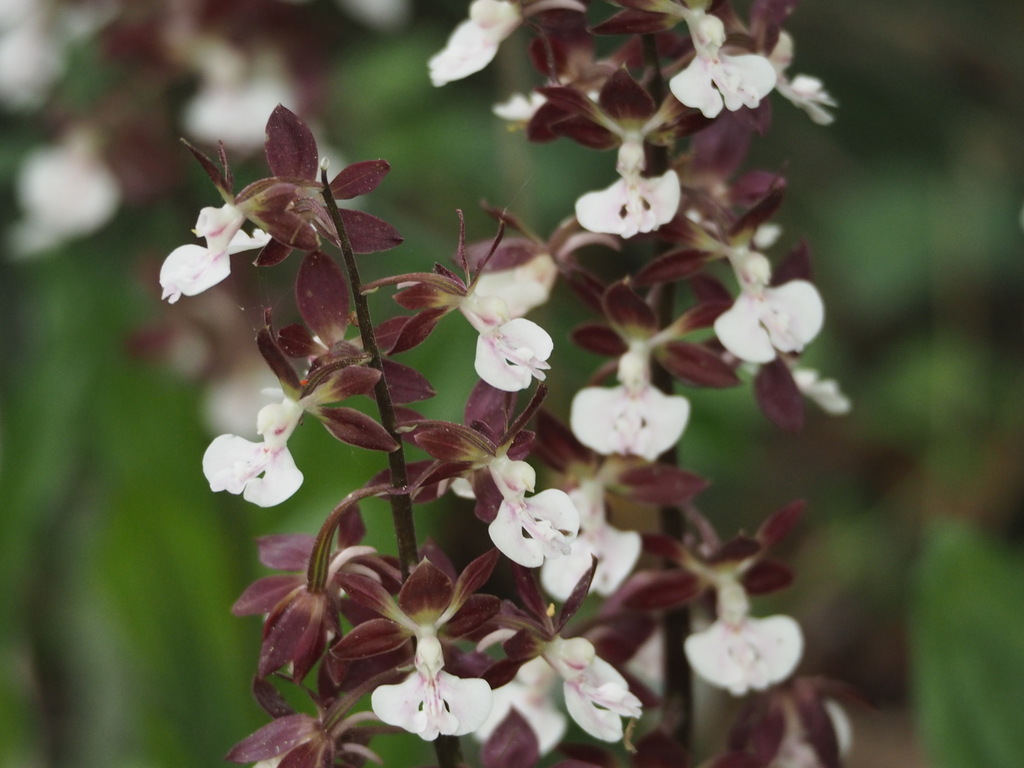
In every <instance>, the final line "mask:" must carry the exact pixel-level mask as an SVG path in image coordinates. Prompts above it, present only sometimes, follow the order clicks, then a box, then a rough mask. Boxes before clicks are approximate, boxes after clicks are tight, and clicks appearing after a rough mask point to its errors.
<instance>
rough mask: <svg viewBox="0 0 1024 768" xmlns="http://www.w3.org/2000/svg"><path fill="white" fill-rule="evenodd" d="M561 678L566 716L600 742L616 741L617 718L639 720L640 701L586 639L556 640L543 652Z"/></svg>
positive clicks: (619, 726)
mask: <svg viewBox="0 0 1024 768" xmlns="http://www.w3.org/2000/svg"><path fill="white" fill-rule="evenodd" d="M543 656H544V658H545V659H546V660H547V662H548V663H549V664H550V665H551V667H552V668H553V669H554V670H555V671H556V672H558V674H559V675H561V677H562V680H563V681H564V682H563V685H562V688H563V692H564V694H565V705H566V708H567V709H568V710H569V715H570V716H571V717H572V719H573V720H575V721H576V723H577V724H578V725H579V726H580V727H581V728H582V729H583V730H584V731H586V732H587V733H589V734H590V735H591V736H593V737H594V738H596V739H601V740H602V741H619V740H620V739H621V738H622V735H623V729H622V720H621V719H620V718H621V717H633V718H636V717H640V715H641V704H640V700H639V699H638V698H637V697H636V696H634V695H633V694H632V693H630V692H629V685H628V684H627V683H626V679H625V678H624V677H623V676H622V675H621V674H619V673H618V672H617V671H616V670H615V667H613V666H612V665H611V664H609V663H608V662H607V661H605V660H604V659H602V658H600V657H599V656H598V655H597V652H596V651H595V650H594V646H593V645H592V644H591V642H590V641H589V640H587V639H586V638H582V637H573V638H570V639H568V640H566V639H564V638H561V637H556V638H555V639H554V640H552V641H551V642H549V643H548V644H547V645H546V646H545V649H544V652H543Z"/></svg>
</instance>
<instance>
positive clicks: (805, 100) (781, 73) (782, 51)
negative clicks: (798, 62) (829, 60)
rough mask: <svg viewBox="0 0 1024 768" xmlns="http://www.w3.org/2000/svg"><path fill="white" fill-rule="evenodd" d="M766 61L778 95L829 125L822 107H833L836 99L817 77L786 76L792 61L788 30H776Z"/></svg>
mask: <svg viewBox="0 0 1024 768" xmlns="http://www.w3.org/2000/svg"><path fill="white" fill-rule="evenodd" d="M769 61H771V63H772V66H774V67H775V72H776V75H777V78H778V81H777V82H776V84H775V88H776V90H778V92H779V93H780V94H782V96H784V97H785V98H786V99H788V100H789V101H790V102H791V103H792V104H793V105H794V106H796V107H799V108H800V109H802V110H803V111H804V112H806V113H807V115H808V116H809V117H810V118H811V120H813V121H814V122H816V123H817V124H818V125H829V124H831V123H832V121H833V120H835V118H834V117H833V116H832V113H831V112H829V111H828V109H826V107H835V106H837V104H836V101H835V99H833V98H832V96H831V95H829V92H828V91H826V90H825V86H824V84H823V83H822V82H821V80H819V79H818V78H816V77H811V76H810V75H797V76H796V77H794V78H793V79H792V80H790V79H789V78H788V77H787V76H786V68H787V67H789V64H790V62H792V61H793V38H792V37H790V36H789V34H788V33H786V32H781V33H779V41H778V42H777V43H776V44H775V48H774V49H773V50H772V53H771V56H770V57H769Z"/></svg>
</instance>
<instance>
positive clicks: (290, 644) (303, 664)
mask: <svg viewBox="0 0 1024 768" xmlns="http://www.w3.org/2000/svg"><path fill="white" fill-rule="evenodd" d="M328 603H329V597H328V596H327V595H326V594H325V593H323V592H307V591H306V590H305V589H301V590H297V591H296V592H295V593H294V594H293V595H292V596H291V597H290V598H289V599H287V600H285V601H282V602H281V603H279V604H278V605H277V607H276V608H275V609H274V610H273V611H271V613H270V615H269V616H268V617H267V621H266V623H265V624H264V625H263V644H262V646H261V648H260V660H259V667H258V672H259V674H260V676H261V677H266V676H267V675H269V674H270V673H271V672H273V671H275V670H277V669H280V668H281V667H283V666H285V665H286V664H289V663H291V664H292V665H293V666H292V671H291V673H290V675H289V677H291V678H292V679H293V680H295V681H300V680H302V679H303V678H304V677H305V676H306V673H308V672H309V670H310V669H312V667H313V665H314V664H316V662H317V661H319V659H320V656H321V654H323V652H324V649H325V648H326V647H327V636H328V633H329V632H331V631H333V633H334V634H337V619H336V618H335V614H334V611H333V610H332V608H331V607H330V606H329V604H328Z"/></svg>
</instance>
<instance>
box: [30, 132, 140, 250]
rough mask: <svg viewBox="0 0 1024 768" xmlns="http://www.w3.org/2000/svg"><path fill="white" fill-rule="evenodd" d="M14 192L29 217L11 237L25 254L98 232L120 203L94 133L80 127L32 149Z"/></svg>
mask: <svg viewBox="0 0 1024 768" xmlns="http://www.w3.org/2000/svg"><path fill="white" fill-rule="evenodd" d="M15 191H16V193H17V197H18V202H19V203H20V204H21V207H22V209H23V210H24V212H25V217H24V218H23V219H22V220H21V221H19V222H18V223H17V224H15V226H14V229H13V231H12V233H11V236H12V240H13V246H14V248H15V250H16V251H17V252H18V253H20V254H21V255H31V254H35V253H38V252H40V251H43V250H45V249H47V248H52V247H53V246H55V245H58V244H60V243H62V242H63V241H65V240H70V239H72V238H75V237H81V236H82V235H87V234H90V233H91V232H95V231H96V230H97V229H99V228H100V227H102V226H103V225H104V224H106V223H107V222H108V221H110V219H111V218H113V216H114V214H115V213H116V212H117V208H118V206H119V205H120V204H121V188H120V186H119V185H118V183H117V178H116V177H115V176H114V174H113V173H112V172H111V171H110V169H109V168H108V167H107V166H106V164H105V163H104V162H103V160H102V159H101V158H100V156H99V154H98V153H97V151H96V148H95V142H94V140H93V138H92V137H91V136H89V135H88V134H86V133H85V132H78V131H76V132H72V133H70V134H68V135H67V137H65V139H64V140H63V141H62V142H61V143H60V144H56V145H53V146H50V147H45V148H41V149H37V150H34V151H33V152H32V153H31V154H29V156H28V157H27V158H26V159H25V161H24V162H23V163H22V165H21V168H20V169H19V171H18V178H17V180H16V190H15Z"/></svg>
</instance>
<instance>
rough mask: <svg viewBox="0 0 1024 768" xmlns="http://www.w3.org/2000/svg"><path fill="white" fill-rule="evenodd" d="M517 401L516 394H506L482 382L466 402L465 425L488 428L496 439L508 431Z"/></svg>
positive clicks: (475, 387) (478, 383) (474, 387)
mask: <svg viewBox="0 0 1024 768" xmlns="http://www.w3.org/2000/svg"><path fill="white" fill-rule="evenodd" d="M517 399H518V397H517V395H516V393H515V392H505V391H504V390H501V389H498V388H496V387H492V386H491V385H490V384H488V383H487V382H486V381H483V380H480V381H478V382H477V383H476V384H475V385H473V389H472V391H471V392H470V393H469V397H468V398H467V400H466V408H465V411H464V413H463V417H464V420H465V423H466V424H473V423H479V424H482V425H484V426H486V427H487V428H488V430H489V431H490V432H491V433H492V434H493V435H494V436H495V439H496V438H497V436H499V435H503V434H505V431H506V430H507V429H508V425H509V423H510V422H511V419H512V413H513V412H514V411H515V407H516V400H517Z"/></svg>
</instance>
